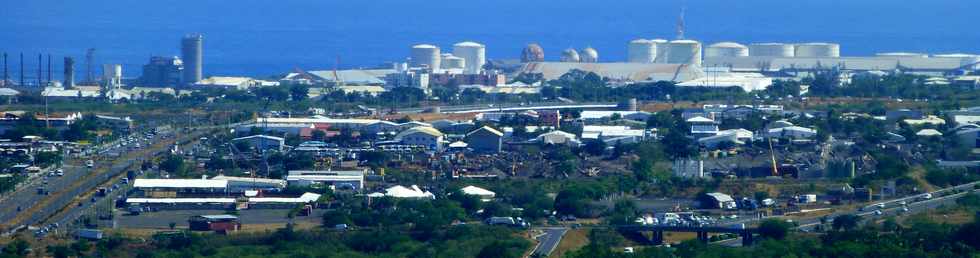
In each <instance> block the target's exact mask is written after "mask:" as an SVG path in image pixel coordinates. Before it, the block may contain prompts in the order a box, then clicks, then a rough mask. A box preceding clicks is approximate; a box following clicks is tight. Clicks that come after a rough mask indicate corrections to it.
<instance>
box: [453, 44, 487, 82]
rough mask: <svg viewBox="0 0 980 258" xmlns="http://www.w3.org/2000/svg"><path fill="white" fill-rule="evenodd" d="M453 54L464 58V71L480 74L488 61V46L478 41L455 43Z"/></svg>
mask: <svg viewBox="0 0 980 258" xmlns="http://www.w3.org/2000/svg"><path fill="white" fill-rule="evenodd" d="M453 55H454V56H456V57H459V58H462V59H464V60H465V62H466V68H465V69H463V72H464V73H466V74H478V73H480V70H481V69H483V65H484V64H486V63H487V48H486V46H484V45H483V44H480V43H476V42H471V41H467V42H460V43H456V44H455V45H453Z"/></svg>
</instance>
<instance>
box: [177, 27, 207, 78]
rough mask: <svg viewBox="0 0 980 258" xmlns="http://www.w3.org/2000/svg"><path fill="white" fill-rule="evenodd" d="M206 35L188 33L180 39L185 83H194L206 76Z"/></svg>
mask: <svg viewBox="0 0 980 258" xmlns="http://www.w3.org/2000/svg"><path fill="white" fill-rule="evenodd" d="M203 42H204V36H202V35H199V34H195V35H187V36H184V38H183V39H182V40H181V41H180V52H181V59H182V60H183V61H184V76H183V77H182V78H183V79H182V80H181V82H182V83H184V84H194V83H197V82H198V81H200V80H201V79H203V78H204V68H203V63H204V45H203V44H204V43H203Z"/></svg>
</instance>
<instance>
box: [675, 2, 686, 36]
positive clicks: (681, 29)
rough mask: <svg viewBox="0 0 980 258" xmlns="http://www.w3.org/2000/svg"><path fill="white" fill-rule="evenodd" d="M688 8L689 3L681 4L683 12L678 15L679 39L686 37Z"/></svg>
mask: <svg viewBox="0 0 980 258" xmlns="http://www.w3.org/2000/svg"><path fill="white" fill-rule="evenodd" d="M686 10H687V4H684V6H681V14H680V16H678V17H677V39H684V11H686Z"/></svg>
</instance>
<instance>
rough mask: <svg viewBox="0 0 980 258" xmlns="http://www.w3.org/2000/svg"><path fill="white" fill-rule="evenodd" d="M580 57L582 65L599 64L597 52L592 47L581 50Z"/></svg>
mask: <svg viewBox="0 0 980 258" xmlns="http://www.w3.org/2000/svg"><path fill="white" fill-rule="evenodd" d="M580 57H581V58H582V62H583V63H596V62H599V51H596V50H595V49H594V48H592V47H587V48H585V49H583V50H582V55H581V56H580Z"/></svg>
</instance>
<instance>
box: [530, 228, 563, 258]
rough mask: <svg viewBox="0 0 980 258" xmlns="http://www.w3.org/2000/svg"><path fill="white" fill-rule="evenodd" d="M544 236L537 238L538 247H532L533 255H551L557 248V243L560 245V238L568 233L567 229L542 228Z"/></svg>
mask: <svg viewBox="0 0 980 258" xmlns="http://www.w3.org/2000/svg"><path fill="white" fill-rule="evenodd" d="M542 229H543V230H544V234H543V235H541V236H539V237H537V239H538V241H539V243H538V246H536V247H534V251H532V253H533V254H536V255H540V256H541V257H547V256H548V255H551V252H553V251H555V248H556V247H558V243H561V238H562V237H563V236H565V232H568V229H567V228H542Z"/></svg>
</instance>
